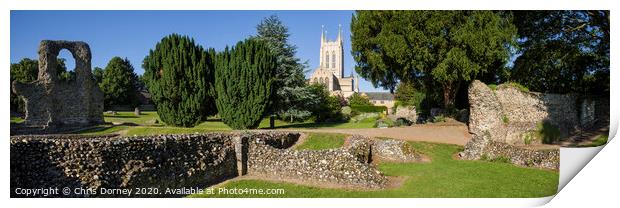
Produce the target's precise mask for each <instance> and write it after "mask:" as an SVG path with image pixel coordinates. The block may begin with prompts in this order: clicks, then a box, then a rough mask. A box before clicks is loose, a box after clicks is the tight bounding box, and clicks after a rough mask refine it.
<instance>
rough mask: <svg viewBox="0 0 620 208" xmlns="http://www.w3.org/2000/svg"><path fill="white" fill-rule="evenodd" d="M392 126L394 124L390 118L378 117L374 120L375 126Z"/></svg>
mask: <svg viewBox="0 0 620 208" xmlns="http://www.w3.org/2000/svg"><path fill="white" fill-rule="evenodd" d="M393 126H394V122H393V121H392V120H390V119H379V120H377V121H376V122H375V125H374V127H375V128H389V127H393Z"/></svg>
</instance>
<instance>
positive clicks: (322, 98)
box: [308, 84, 354, 122]
mask: <svg viewBox="0 0 620 208" xmlns="http://www.w3.org/2000/svg"><path fill="white" fill-rule="evenodd" d="M308 88H309V89H310V92H311V93H312V94H314V96H315V97H316V98H317V99H318V105H315V106H314V108H313V109H311V110H312V115H313V116H314V117H315V121H316V122H339V121H343V120H346V118H345V117H343V115H342V113H341V111H342V105H341V104H342V103H341V101H342V100H341V98H340V97H336V96H330V95H329V91H327V89H326V88H325V87H324V86H323V85H321V84H311V85H310V86H308ZM353 114H354V112H351V116H354V115H353Z"/></svg>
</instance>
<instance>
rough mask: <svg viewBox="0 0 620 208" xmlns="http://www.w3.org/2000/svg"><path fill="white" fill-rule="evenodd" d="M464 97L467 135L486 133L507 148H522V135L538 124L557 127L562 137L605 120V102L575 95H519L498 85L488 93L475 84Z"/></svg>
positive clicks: (606, 118) (509, 87) (489, 89)
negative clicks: (548, 124) (467, 118)
mask: <svg viewBox="0 0 620 208" xmlns="http://www.w3.org/2000/svg"><path fill="white" fill-rule="evenodd" d="M468 96H469V103H470V117H469V131H470V133H472V134H475V135H482V134H484V133H486V132H489V134H490V135H491V139H493V140H494V141H501V142H506V143H509V144H523V139H522V135H523V134H524V133H526V132H529V131H532V130H536V128H537V125H538V124H539V123H541V122H549V123H550V124H552V125H554V126H556V127H558V128H559V130H560V133H561V136H562V137H565V136H568V135H569V134H571V133H573V132H575V131H576V130H580V129H583V128H588V127H590V126H592V125H593V124H594V123H596V122H599V121H604V120H607V121H608V120H609V119H608V118H609V101H608V100H607V102H605V100H602V99H589V98H582V97H580V96H578V95H575V94H547V93H535V92H522V91H521V90H519V89H517V88H515V87H512V86H510V85H499V86H498V87H497V89H496V90H492V89H491V88H489V87H488V86H487V85H485V84H484V83H482V82H480V81H478V80H475V81H474V82H472V84H471V85H470V87H469V92H468ZM597 104H598V105H597ZM605 106H606V107H605Z"/></svg>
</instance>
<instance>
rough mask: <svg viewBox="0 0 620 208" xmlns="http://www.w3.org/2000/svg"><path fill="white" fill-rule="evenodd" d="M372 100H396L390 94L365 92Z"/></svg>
mask: <svg viewBox="0 0 620 208" xmlns="http://www.w3.org/2000/svg"><path fill="white" fill-rule="evenodd" d="M363 94H364V95H366V96H367V97H368V99H370V100H394V94H392V93H389V92H364V93H363Z"/></svg>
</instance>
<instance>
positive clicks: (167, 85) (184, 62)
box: [142, 34, 217, 127]
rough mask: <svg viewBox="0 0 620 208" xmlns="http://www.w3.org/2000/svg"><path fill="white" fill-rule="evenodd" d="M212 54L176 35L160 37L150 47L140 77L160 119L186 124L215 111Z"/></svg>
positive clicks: (180, 124) (185, 37) (198, 121)
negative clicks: (158, 40)
mask: <svg viewBox="0 0 620 208" xmlns="http://www.w3.org/2000/svg"><path fill="white" fill-rule="evenodd" d="M214 54H215V51H214V50H213V49H209V50H208V51H207V50H205V49H203V48H202V46H199V45H197V44H196V43H195V42H194V39H192V38H190V37H188V36H182V35H178V34H171V35H169V36H166V37H164V38H162V39H161V41H160V42H159V43H157V45H155V49H152V50H150V52H149V55H148V56H146V57H145V58H144V62H143V65H142V67H143V68H144V71H145V72H144V75H143V76H144V79H145V80H146V81H145V83H146V84H147V85H148V89H149V92H150V93H151V98H152V100H153V102H154V103H155V105H156V106H157V113H158V115H159V117H160V119H161V120H162V121H163V122H165V123H167V124H170V125H174V126H186V127H189V126H194V125H197V124H198V123H200V122H201V121H204V120H206V119H207V117H208V116H210V115H215V114H216V112H217V111H216V108H215V103H214V97H213V96H214V93H215V92H214V88H213V79H214V77H213V76H214V66H213V65H214V63H213V57H214Z"/></svg>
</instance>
